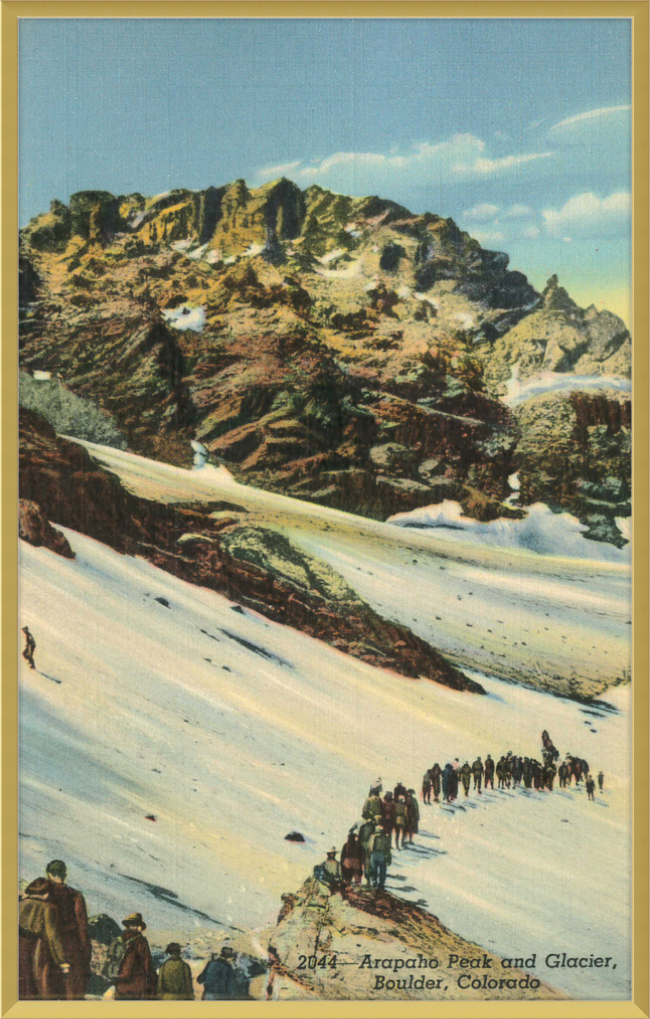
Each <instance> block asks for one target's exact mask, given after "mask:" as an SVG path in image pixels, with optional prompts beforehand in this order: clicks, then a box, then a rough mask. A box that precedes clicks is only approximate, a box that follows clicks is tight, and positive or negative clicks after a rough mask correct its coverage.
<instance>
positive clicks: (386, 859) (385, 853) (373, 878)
mask: <svg viewBox="0 0 650 1019" xmlns="http://www.w3.org/2000/svg"><path fill="white" fill-rule="evenodd" d="M391 862H392V857H391V854H390V838H389V836H388V835H386V833H385V832H383V831H378V832H375V834H374V835H373V836H372V838H371V840H370V883H371V885H372V886H373V888H381V889H382V890H383V888H384V885H385V884H386V869H387V867H389V866H390V864H391Z"/></svg>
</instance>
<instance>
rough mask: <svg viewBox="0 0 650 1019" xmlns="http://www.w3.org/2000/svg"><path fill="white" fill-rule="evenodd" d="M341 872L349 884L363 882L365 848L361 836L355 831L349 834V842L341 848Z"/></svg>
mask: <svg viewBox="0 0 650 1019" xmlns="http://www.w3.org/2000/svg"><path fill="white" fill-rule="evenodd" d="M341 873H342V875H343V880H344V881H345V882H346V883H347V884H351V883H352V882H354V884H355V885H360V884H361V878H362V876H363V849H362V847H361V843H360V842H359V836H358V835H357V833H356V832H355V831H351V832H350V834H349V835H348V838H347V842H346V843H345V845H344V846H343V849H342V850H341Z"/></svg>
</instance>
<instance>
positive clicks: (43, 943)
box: [18, 877, 70, 1001]
mask: <svg viewBox="0 0 650 1019" xmlns="http://www.w3.org/2000/svg"><path fill="white" fill-rule="evenodd" d="M49 889H50V886H49V881H48V880H47V878H44V877H38V878H36V880H35V881H32V882H31V884H29V885H28V886H27V888H26V889H25V891H24V892H23V894H22V895H21V902H20V906H19V910H18V997H19V999H20V1001H41V1000H45V1001H47V1000H53V999H56V998H65V977H66V975H67V973H68V971H69V969H70V967H69V965H68V963H67V962H66V958H65V949H64V945H63V941H62V940H61V938H60V936H59V931H58V928H57V924H56V916H55V913H56V907H55V906H53V905H52V903H51V902H50V901H49V898H50V894H49Z"/></svg>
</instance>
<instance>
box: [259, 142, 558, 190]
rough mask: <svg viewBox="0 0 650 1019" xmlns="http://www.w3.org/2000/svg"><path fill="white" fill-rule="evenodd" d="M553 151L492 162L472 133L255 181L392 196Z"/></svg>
mask: <svg viewBox="0 0 650 1019" xmlns="http://www.w3.org/2000/svg"><path fill="white" fill-rule="evenodd" d="M551 155H552V153H551V152H533V153H525V154H523V155H510V156H502V157H499V158H496V159H493V158H492V157H491V156H490V153H489V151H488V150H487V147H486V143H485V142H484V141H483V140H482V139H481V138H477V137H476V136H475V135H472V134H456V135H453V137H451V138H449V139H447V140H446V141H442V142H436V143H431V142H420V143H419V144H418V145H413V146H412V147H411V148H409V149H402V150H398V151H395V149H394V148H393V149H391V150H390V151H389V152H334V153H332V154H331V155H329V156H326V157H325V158H323V159H315V160H312V161H311V162H309V163H305V162H303V161H294V162H292V163H284V164H279V165H277V166H270V167H264V168H263V169H261V170H259V171H258V172H257V173H256V175H255V177H256V179H257V180H258V181H264V180H271V179H273V177H277V176H279V175H282V174H287V175H289V176H291V178H292V179H293V180H295V181H296V183H298V184H302V185H303V186H304V185H306V184H313V183H319V184H322V185H323V186H324V187H328V188H331V189H333V190H337V191H341V192H343V193H346V194H368V193H369V192H371V191H376V192H377V193H379V194H390V193H391V192H393V191H394V190H395V186H396V185H397V184H399V185H400V187H404V186H409V185H410V186H415V187H429V188H430V187H435V186H439V185H440V184H443V183H446V182H449V181H453V180H458V179H459V178H463V179H467V178H468V177H469V178H472V177H474V178H482V177H487V176H493V175H497V174H501V173H507V172H509V171H511V170H513V169H515V168H517V167H520V166H521V165H522V164H524V163H528V162H531V161H533V160H538V159H545V158H548V157H549V156H551Z"/></svg>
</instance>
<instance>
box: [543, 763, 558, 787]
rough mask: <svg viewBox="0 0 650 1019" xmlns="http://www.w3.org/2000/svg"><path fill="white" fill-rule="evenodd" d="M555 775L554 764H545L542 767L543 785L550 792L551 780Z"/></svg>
mask: <svg viewBox="0 0 650 1019" xmlns="http://www.w3.org/2000/svg"><path fill="white" fill-rule="evenodd" d="M555 775H556V769H555V765H554V764H547V765H546V767H545V768H544V785H545V786H546V788H547V789H548V791H549V792H550V793H552V792H553V780H554V778H555Z"/></svg>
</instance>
